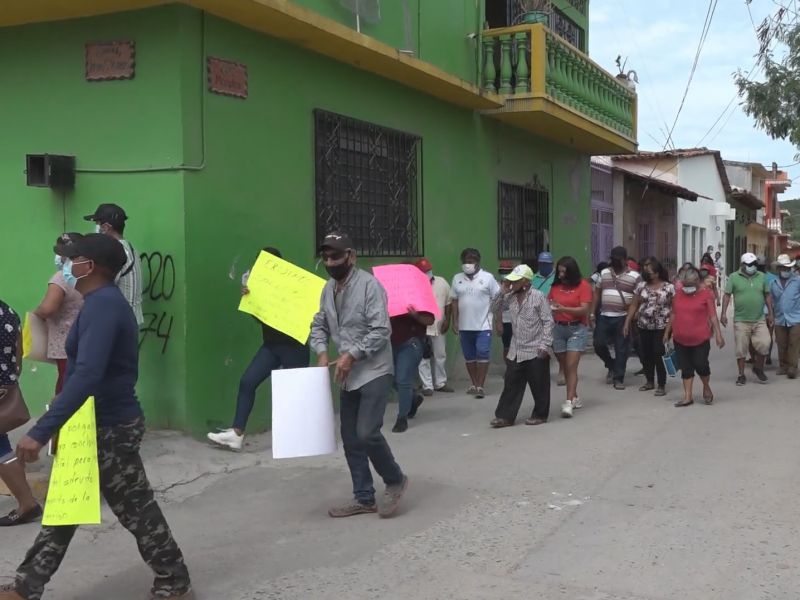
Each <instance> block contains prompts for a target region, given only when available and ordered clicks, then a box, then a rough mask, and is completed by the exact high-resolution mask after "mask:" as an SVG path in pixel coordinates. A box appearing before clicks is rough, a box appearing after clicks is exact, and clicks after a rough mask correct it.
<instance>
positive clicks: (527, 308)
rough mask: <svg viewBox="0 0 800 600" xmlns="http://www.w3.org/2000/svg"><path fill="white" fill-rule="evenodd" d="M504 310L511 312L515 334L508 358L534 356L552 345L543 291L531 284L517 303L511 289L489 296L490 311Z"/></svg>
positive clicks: (551, 324) (521, 359)
mask: <svg viewBox="0 0 800 600" xmlns="http://www.w3.org/2000/svg"><path fill="white" fill-rule="evenodd" d="M498 310H507V311H508V312H509V313H510V315H511V326H512V327H513V328H514V336H513V337H512V338H511V347H510V348H509V349H508V358H509V360H513V361H516V362H524V361H528V360H533V359H534V358H536V357H537V356H539V353H540V352H548V351H549V350H550V347H551V346H552V345H553V327H554V326H555V322H554V321H553V311H552V310H551V309H550V303H549V302H548V301H547V298H546V297H545V295H544V294H543V293H542V292H540V291H539V290H535V289H533V288H530V289H529V290H528V293H527V294H526V297H525V301H524V302H523V303H522V304H520V303H519V302H518V301H517V297H516V295H515V294H513V293H512V292H504V291H502V290H501V291H500V292H498V293H497V294H495V296H494V298H492V306H491V312H493V313H494V312H497V311H498Z"/></svg>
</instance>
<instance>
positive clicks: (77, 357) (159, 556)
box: [0, 235, 191, 600]
mask: <svg viewBox="0 0 800 600" xmlns="http://www.w3.org/2000/svg"><path fill="white" fill-rule="evenodd" d="M67 248H68V249H69V252H70V254H69V255H67V256H66V258H67V259H68V260H67V262H66V263H65V264H64V267H63V274H64V280H65V281H66V283H67V285H71V286H74V287H75V288H76V289H77V290H78V291H79V292H80V293H81V294H82V295H83V297H84V305H83V310H82V311H81V313H80V315H78V318H77V319H76V320H75V323H74V325H73V327H72V329H71V330H70V333H69V335H68V336H67V341H66V351H67V374H66V378H65V381H64V388H63V390H62V392H61V394H59V395H58V397H57V398H56V400H55V402H54V403H53V405H52V406H51V407H50V410H49V411H48V412H47V413H45V415H44V416H43V417H42V418H41V419H39V422H38V423H37V424H36V425H35V426H34V427H33V429H31V430H30V431H29V432H28V435H26V436H25V437H23V438H22V439H21V440H20V442H19V444H18V445H17V459H18V460H19V461H21V462H23V463H27V462H35V461H36V460H37V459H38V458H39V452H40V451H41V449H42V447H43V446H44V445H45V444H47V442H48V441H49V440H51V439H52V438H53V436H55V435H56V434H57V433H58V431H59V429H61V428H62V427H63V426H64V425H65V424H66V423H67V421H69V419H70V418H71V417H72V415H74V414H75V413H76V412H77V411H78V409H80V408H81V406H83V404H84V403H85V402H86V401H87V399H88V398H90V397H94V399H95V414H96V418H97V455H98V456H97V458H98V464H99V468H100V491H101V493H102V494H103V497H104V498H105V499H106V501H107V502H108V506H109V508H110V509H111V510H112V511H113V512H114V514H115V515H116V517H117V518H118V519H119V522H120V523H121V524H122V526H123V527H125V529H127V530H128V531H130V532H131V533H132V534H133V536H134V537H135V538H136V544H137V546H138V547H139V553H140V554H141V556H142V558H143V559H144V561H145V563H147V565H148V566H149V567H150V568H151V569H152V570H153V572H154V573H155V582H154V583H153V587H152V589H151V591H150V595H149V596H148V598H149V599H150V600H156V599H158V600H170V599H171V600H178V599H179V598H180V599H183V600H188V599H189V598H190V597H191V582H190V580H189V571H188V570H187V568H186V564H185V563H184V560H183V554H182V553H181V551H180V548H178V544H177V543H176V542H175V539H174V538H173V537H172V532H171V531H170V528H169V525H168V524H167V521H166V519H165V518H164V515H163V514H162V513H161V509H160V508H159V506H158V503H157V502H156V500H155V497H154V494H153V488H152V487H151V486H150V482H149V481H148V479H147V475H146V474H145V470H144V465H143V464H142V459H141V456H140V455H139V446H140V444H141V442H142V437H143V436H144V433H145V419H144V415H143V413H142V409H141V406H140V405H139V400H138V399H137V397H136V390H135V387H136V380H137V377H138V373H139V350H138V342H139V331H138V327H137V325H136V319H135V318H134V316H133V313H132V312H131V310H130V307H129V306H128V303H127V302H126V300H125V298H124V297H123V296H122V293H121V292H120V290H119V288H117V286H116V285H114V280H115V278H116V276H117V274H118V273H119V271H120V269H122V267H123V265H124V264H125V262H126V256H125V250H124V249H123V247H122V245H121V244H120V243H119V242H118V241H117V240H116V239H114V238H113V237H111V236H105V235H88V236H86V237H85V238H83V239H81V240H79V241H78V242H76V243H75V244H73V245H71V246H68V247H67ZM77 529H78V527H77V526H75V525H63V526H44V527H42V530H41V532H40V533H39V535H38V537H37V538H36V541H35V542H34V543H33V546H32V547H31V549H30V550H28V553H27V555H26V556H25V560H24V561H23V562H22V564H21V565H20V566H19V568H18V569H17V576H16V581H15V582H14V583H13V584H12V585H6V586H0V600H40V598H41V597H42V594H43V593H44V589H45V586H46V585H47V584H48V583H49V582H50V580H51V579H52V578H53V575H55V573H56V571H57V570H58V567H59V566H60V565H61V561H62V560H63V559H64V556H65V555H66V553H67V548H68V547H69V544H70V542H71V541H72V538H73V536H74V535H75V532H76V531H77Z"/></svg>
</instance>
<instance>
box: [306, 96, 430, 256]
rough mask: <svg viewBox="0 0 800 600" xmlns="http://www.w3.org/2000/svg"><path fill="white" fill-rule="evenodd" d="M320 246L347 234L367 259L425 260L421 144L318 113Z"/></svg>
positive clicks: (385, 130) (395, 133) (368, 125)
mask: <svg viewBox="0 0 800 600" xmlns="http://www.w3.org/2000/svg"><path fill="white" fill-rule="evenodd" d="M314 137H315V145H314V153H315V169H316V240H317V243H318V244H319V243H320V242H321V241H322V239H323V238H324V237H325V235H326V234H328V233H330V232H332V231H343V232H345V233H347V234H349V235H350V237H351V238H352V239H353V244H354V245H355V246H356V247H355V250H356V251H357V252H359V253H360V254H362V255H365V256H421V255H422V254H423V253H424V249H423V232H422V210H423V202H422V196H423V194H422V177H421V175H422V169H421V165H422V138H420V137H419V136H416V135H413V134H410V133H404V132H402V131H396V130H394V129H388V128H386V127H380V126H378V125H374V124H372V123H367V122H365V121H359V120H357V119H351V118H349V117H345V116H342V115H337V114H333V113H329V112H326V111H322V110H315V111H314Z"/></svg>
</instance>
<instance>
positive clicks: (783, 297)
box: [769, 254, 800, 379]
mask: <svg viewBox="0 0 800 600" xmlns="http://www.w3.org/2000/svg"><path fill="white" fill-rule="evenodd" d="M775 266H776V268H777V270H778V276H779V277H778V279H776V280H773V281H772V282H771V283H770V287H769V290H770V294H771V295H772V306H773V309H774V311H775V343H776V344H777V345H778V361H779V363H780V367H779V369H778V375H788V376H789V379H797V362H798V358H800V275H798V274H797V273H795V272H794V271H793V268H794V261H793V260H792V259H791V258H790V257H789V255H788V254H781V255H780V256H779V257H778V260H777V261H776V263H775Z"/></svg>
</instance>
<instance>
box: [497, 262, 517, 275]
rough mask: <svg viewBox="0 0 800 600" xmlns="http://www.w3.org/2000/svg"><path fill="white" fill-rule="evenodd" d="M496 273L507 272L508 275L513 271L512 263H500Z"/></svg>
mask: <svg viewBox="0 0 800 600" xmlns="http://www.w3.org/2000/svg"><path fill="white" fill-rule="evenodd" d="M497 270H498V271H508V272H509V273H510V272H511V271H513V270H514V261H511V260H504V261H502V262H501V263H500V267H498V269H497Z"/></svg>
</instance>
